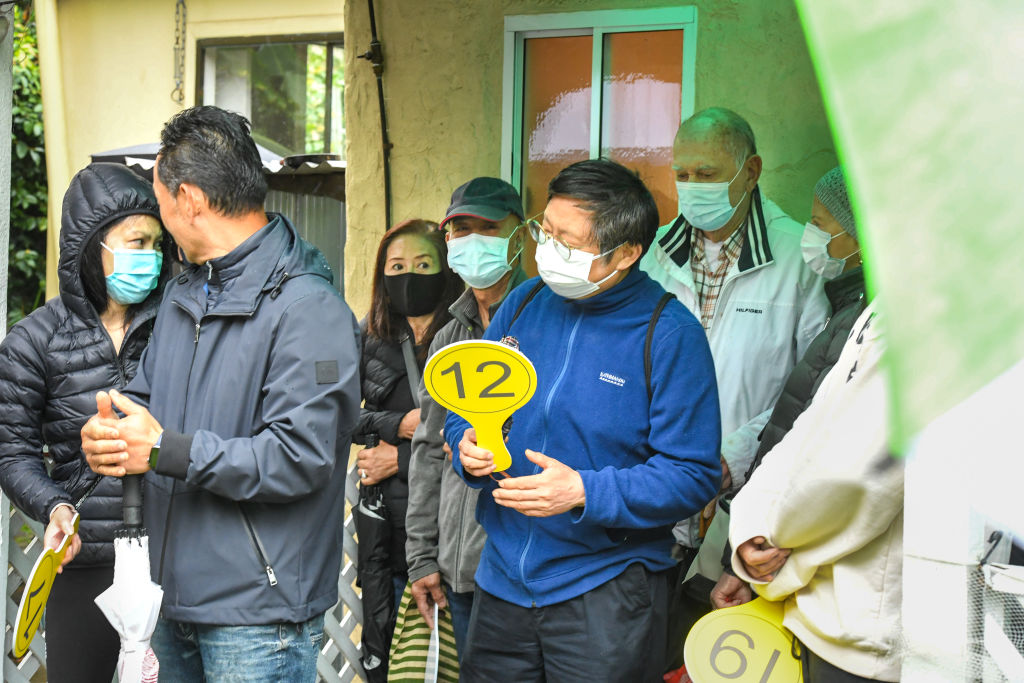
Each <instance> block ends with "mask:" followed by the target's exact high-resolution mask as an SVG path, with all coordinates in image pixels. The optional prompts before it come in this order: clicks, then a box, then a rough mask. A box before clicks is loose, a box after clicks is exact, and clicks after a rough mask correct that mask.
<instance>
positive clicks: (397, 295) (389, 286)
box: [384, 273, 446, 318]
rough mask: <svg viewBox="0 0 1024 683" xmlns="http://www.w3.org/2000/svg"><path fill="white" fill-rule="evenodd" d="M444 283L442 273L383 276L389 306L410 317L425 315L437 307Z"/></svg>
mask: <svg viewBox="0 0 1024 683" xmlns="http://www.w3.org/2000/svg"><path fill="white" fill-rule="evenodd" d="M445 284H446V283H445V277H444V273H431V274H430V275H424V274H422V273H402V274H401V275H386V276H385V277H384V291H385V292H387V294H388V299H390V301H391V308H392V309H394V311H395V312H396V313H398V314H399V315H404V316H407V317H410V318H414V317H416V316H419V315H426V314H427V313H430V312H431V311H433V310H434V309H435V308H437V302H438V300H439V299H440V298H441V296H442V295H443V294H444V288H445Z"/></svg>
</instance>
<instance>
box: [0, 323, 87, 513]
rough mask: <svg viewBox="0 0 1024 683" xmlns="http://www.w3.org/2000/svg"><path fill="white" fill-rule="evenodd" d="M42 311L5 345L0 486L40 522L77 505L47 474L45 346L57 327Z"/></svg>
mask: <svg viewBox="0 0 1024 683" xmlns="http://www.w3.org/2000/svg"><path fill="white" fill-rule="evenodd" d="M48 314H49V311H48V310H47V309H39V310H38V311H37V312H36V313H35V314H33V315H31V316H29V317H28V318H26V319H25V320H23V321H21V322H20V323H18V324H17V325H15V326H14V328H12V329H11V331H10V333H8V335H7V337H6V338H5V339H4V341H3V343H2V344H0V416H2V417H0V487H2V488H3V491H4V493H6V494H7V496H8V497H9V498H10V499H11V501H12V502H13V503H14V504H15V505H16V506H17V507H18V508H19V509H21V510H23V511H25V512H26V513H27V514H29V515H30V516H31V517H32V518H33V519H35V520H36V521H38V522H42V523H43V524H46V523H47V522H48V521H49V514H50V510H51V509H52V508H53V506H54V505H56V504H57V503H62V502H63V503H73V501H72V499H71V496H70V495H68V493H67V491H65V490H64V489H63V488H62V487H61V486H59V485H58V484H56V483H55V482H54V481H53V480H52V479H51V478H50V477H49V475H48V474H47V472H46V465H45V463H44V462H43V452H42V451H43V436H42V421H43V410H44V408H45V405H46V396H47V388H46V365H45V361H44V359H45V357H46V346H47V342H48V340H49V338H50V336H51V333H52V328H53V327H54V326H55V325H48V324H47V323H48V322H55V321H48V320H47V318H48V317H49V316H48Z"/></svg>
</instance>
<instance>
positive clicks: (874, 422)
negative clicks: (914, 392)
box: [729, 303, 903, 683]
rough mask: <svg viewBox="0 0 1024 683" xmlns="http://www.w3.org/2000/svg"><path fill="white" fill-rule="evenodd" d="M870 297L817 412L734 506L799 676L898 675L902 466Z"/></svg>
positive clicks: (753, 572)
mask: <svg viewBox="0 0 1024 683" xmlns="http://www.w3.org/2000/svg"><path fill="white" fill-rule="evenodd" d="M883 323H884V321H879V318H878V316H877V315H876V310H875V304H874V303H872V304H871V305H870V306H869V307H868V308H867V309H866V310H865V311H864V313H863V314H862V315H861V317H860V318H859V319H858V320H857V322H856V323H854V326H853V330H852V332H851V333H850V338H849V339H848V340H847V343H846V345H845V346H844V347H843V351H842V353H841V354H840V357H839V361H838V362H837V363H836V364H835V366H834V367H833V368H832V370H831V372H829V374H828V376H827V377H826V378H825V380H824V382H823V383H822V385H821V387H820V389H819V390H818V393H817V394H815V397H814V400H813V401H812V403H811V405H810V407H809V408H808V409H807V410H806V411H805V412H804V413H803V414H802V415H801V416H800V417H799V418H797V420H796V422H795V423H794V424H793V428H792V430H790V432H789V433H788V434H787V435H786V437H785V438H784V439H783V440H782V441H781V442H780V443H779V444H778V445H777V446H776V447H775V448H773V449H772V450H771V451H770V452H769V453H768V454H767V455H766V456H765V458H764V462H763V463H762V464H761V466H760V467H759V468H757V469H756V470H755V471H754V473H753V475H752V476H751V478H750V481H748V482H747V484H746V485H745V486H744V487H743V489H742V490H741V491H740V492H739V493H738V494H737V495H736V498H735V499H734V500H733V502H732V508H731V512H732V516H731V519H730V525H729V539H730V541H731V542H732V545H733V548H735V551H734V552H733V555H732V566H733V569H734V570H735V571H736V574H737V576H739V577H740V578H742V579H744V580H745V581H748V582H750V583H751V584H753V585H754V587H755V590H756V591H757V593H758V594H759V595H761V596H763V597H765V598H767V599H769V600H781V601H783V602H784V605H785V617H784V620H783V623H784V624H785V626H786V627H787V628H788V629H789V630H790V631H792V632H793V633H794V634H795V635H796V636H797V638H799V639H800V642H801V643H802V645H803V648H802V649H803V655H802V659H803V665H804V681H806V682H807V683H817V682H819V681H827V682H828V683H843V682H845V681H875V680H880V681H898V680H899V679H900V666H901V660H902V648H901V646H900V643H901V627H900V603H901V599H902V584H901V581H902V573H903V571H902V570H903V465H902V462H901V461H899V460H897V459H895V458H894V457H893V456H892V455H891V454H890V452H889V449H888V435H889V433H888V429H887V412H888V405H889V404H888V393H887V387H886V382H885V377H884V373H883V372H882V368H881V367H880V365H879V360H880V358H881V357H882V354H883V352H884V324H883Z"/></svg>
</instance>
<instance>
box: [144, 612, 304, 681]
mask: <svg viewBox="0 0 1024 683" xmlns="http://www.w3.org/2000/svg"><path fill="white" fill-rule="evenodd" d="M323 639H324V615H323V614H321V615H319V616H316V617H313V618H312V619H310V620H309V621H307V622H305V623H302V624H264V625H260V626H212V625H208V624H190V623H185V622H180V621H168V620H167V619H164V618H162V617H161V618H160V619H159V620H158V621H157V623H156V630H155V631H154V632H153V640H152V643H151V644H152V646H153V651H154V652H156V656H157V659H158V660H159V661H160V682H161V683H194V682H196V681H204V680H205V681H207V682H208V683H242V682H243V681H253V682H256V681H266V682H267V683H271V682H274V683H276V682H278V681H289V683H291V682H292V681H295V682H297V683H299V682H303V681H310V682H312V681H315V680H316V658H317V654H318V653H319V652H320V647H321V645H322V643H323Z"/></svg>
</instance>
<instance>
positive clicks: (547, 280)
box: [536, 238, 622, 299]
mask: <svg viewBox="0 0 1024 683" xmlns="http://www.w3.org/2000/svg"><path fill="white" fill-rule="evenodd" d="M621 246H622V245H621V244H620V245H619V247H621ZM619 247H615V249H618V248H619ZM615 249H609V250H608V251H606V252H604V253H601V254H588V253H587V252H585V251H580V250H579V249H573V250H572V253H570V254H569V260H568V261H566V260H565V259H564V258H562V257H561V255H560V254H559V253H558V252H557V251H556V250H555V240H554V239H550V238H549V239H547V240H546V241H545V242H544V244H538V245H537V254H536V258H537V273H539V274H540V277H541V279H542V280H544V284H546V285H547V286H548V287H550V288H551V291H552V292H554V293H555V294H557V295H558V296H561V297H565V298H566V299H582V298H583V297H585V296H588V295H590V294H593V293H594V292H596V291H597V290H599V289H600V288H601V285H602V284H604V283H605V282H607V281H608V280H610V279H611V278H612V276H613V275H615V274H616V273H618V272H619V271H617V270H613V271H612V272H610V273H608V275H606V276H605V277H603V278H601V279H600V280H598V281H597V282H591V281H590V264H591V263H593V262H594V261H595V260H596V259H599V258H601V257H602V256H605V255H607V254H610V253H612V252H613V251H615Z"/></svg>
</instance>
